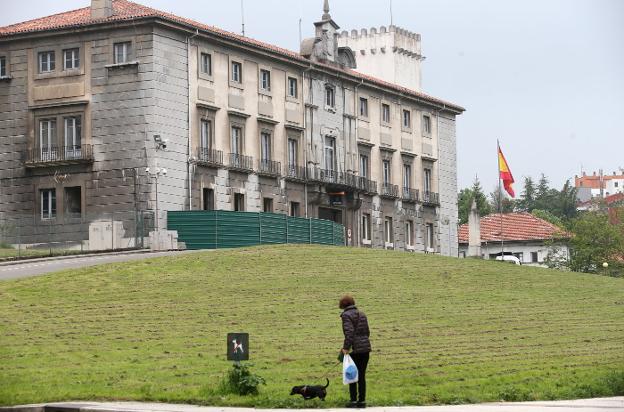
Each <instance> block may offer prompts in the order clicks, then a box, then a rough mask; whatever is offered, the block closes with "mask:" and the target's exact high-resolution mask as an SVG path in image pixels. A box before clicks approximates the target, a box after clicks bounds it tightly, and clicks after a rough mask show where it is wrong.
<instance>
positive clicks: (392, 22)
mask: <svg viewBox="0 0 624 412" xmlns="http://www.w3.org/2000/svg"><path fill="white" fill-rule="evenodd" d="M390 25H391V26H394V15H393V13H392V0H390Z"/></svg>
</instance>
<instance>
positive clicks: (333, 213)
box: [318, 207, 342, 224]
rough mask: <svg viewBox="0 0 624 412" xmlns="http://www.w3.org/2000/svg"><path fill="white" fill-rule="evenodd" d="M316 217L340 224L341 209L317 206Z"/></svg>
mask: <svg viewBox="0 0 624 412" xmlns="http://www.w3.org/2000/svg"><path fill="white" fill-rule="evenodd" d="M318 217H319V219H325V220H331V221H332V222H336V223H340V224H342V210H337V209H328V208H325V207H319V212H318Z"/></svg>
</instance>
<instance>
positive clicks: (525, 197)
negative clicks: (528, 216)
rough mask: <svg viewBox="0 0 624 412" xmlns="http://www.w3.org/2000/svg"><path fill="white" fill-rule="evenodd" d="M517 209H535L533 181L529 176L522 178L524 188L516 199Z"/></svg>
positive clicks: (529, 210) (528, 210)
mask: <svg viewBox="0 0 624 412" xmlns="http://www.w3.org/2000/svg"><path fill="white" fill-rule="evenodd" d="M518 209H520V210H523V211H525V212H531V211H532V210H533V209H535V183H533V179H532V178H531V176H527V177H525V178H524V190H523V191H522V194H521V195H520V200H518Z"/></svg>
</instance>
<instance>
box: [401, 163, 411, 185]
mask: <svg viewBox="0 0 624 412" xmlns="http://www.w3.org/2000/svg"><path fill="white" fill-rule="evenodd" d="M411 187H412V165H403V188H404V189H406V190H407V189H411Z"/></svg>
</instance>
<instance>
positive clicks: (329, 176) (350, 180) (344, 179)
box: [307, 167, 358, 188]
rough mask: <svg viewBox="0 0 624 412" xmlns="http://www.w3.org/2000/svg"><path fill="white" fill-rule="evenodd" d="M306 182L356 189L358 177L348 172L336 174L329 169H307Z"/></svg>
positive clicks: (336, 172)
mask: <svg viewBox="0 0 624 412" xmlns="http://www.w3.org/2000/svg"><path fill="white" fill-rule="evenodd" d="M307 173H308V175H307V178H308V180H311V181H316V182H321V183H327V184H331V185H336V186H348V187H353V188H355V187H357V183H358V182H357V179H358V176H356V175H354V174H353V173H348V172H338V171H336V170H331V169H321V168H318V167H311V168H309V169H308V172H307Z"/></svg>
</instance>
